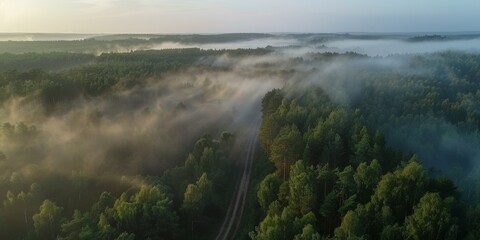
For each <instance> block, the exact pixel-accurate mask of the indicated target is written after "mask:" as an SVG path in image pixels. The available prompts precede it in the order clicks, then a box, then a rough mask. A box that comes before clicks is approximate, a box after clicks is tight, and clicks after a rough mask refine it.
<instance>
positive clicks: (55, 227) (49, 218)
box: [32, 200, 63, 239]
mask: <svg viewBox="0 0 480 240" xmlns="http://www.w3.org/2000/svg"><path fill="white" fill-rule="evenodd" d="M62 211H63V208H62V207H58V206H57V205H56V204H55V203H54V202H51V201H49V200H45V201H43V203H42V205H41V206H40V212H39V213H37V214H35V215H33V217H32V218H33V226H34V227H35V233H36V234H37V237H38V238H40V239H54V238H55V236H56V235H57V233H58V232H59V230H60V228H59V226H60V222H61V220H62V219H61V217H62Z"/></svg>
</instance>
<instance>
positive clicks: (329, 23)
mask: <svg viewBox="0 0 480 240" xmlns="http://www.w3.org/2000/svg"><path fill="white" fill-rule="evenodd" d="M479 11H480V1H478V0H457V1H452V0H421V1H418V0H389V1H386V0H0V32H31V33H32V32H35V33H52V32H62V33H220V32H452V31H454V32H455V31H479V30H480V24H479V23H480V14H478V12H479Z"/></svg>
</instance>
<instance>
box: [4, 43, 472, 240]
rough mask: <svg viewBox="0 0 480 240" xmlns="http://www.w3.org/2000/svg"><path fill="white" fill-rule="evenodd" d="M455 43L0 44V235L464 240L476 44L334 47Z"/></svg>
mask: <svg viewBox="0 0 480 240" xmlns="http://www.w3.org/2000/svg"><path fill="white" fill-rule="evenodd" d="M464 37H465V36H453V37H452V36H440V35H419V36H410V35H407V36H403V35H402V36H394V37H391V36H378V35H372V36H369V35H365V36H364V35H354V34H353V35H349V34H335V35H328V34H298V35H295V34H287V35H280V36H278V35H273V34H219V35H197V34H192V35H128V34H125V35H106V36H96V37H92V38H89V39H85V40H73V41H67V40H62V41H33V42H23V41H7V42H0V104H1V106H0V203H1V205H0V239H72V240H73V239H132V240H133V239H215V238H216V239H295V240H301V239H302V240H307V239H312V240H313V239H479V238H480V184H479V181H480V175H479V173H480V162H479V161H480V54H479V53H477V52H467V51H460V50H458V51H455V50H443V51H436V48H432V49H433V50H432V51H431V52H429V51H427V52H418V53H403V52H401V53H398V54H382V55H375V54H372V53H370V52H368V51H367V50H365V51H362V50H359V51H352V49H351V48H350V46H348V47H345V48H340V47H339V46H342V45H341V44H344V41H385V39H388V41H391V42H395V43H398V44H400V45H401V46H403V45H405V46H410V47H411V46H415V44H423V43H425V42H432V46H433V45H434V44H446V43H448V44H450V43H452V42H454V41H459V40H458V39H459V38H464ZM468 37H470V38H473V37H474V36H468ZM272 38H274V39H276V40H275V41H277V42H278V43H279V44H280V45H270V44H268V42H269V41H271V39H272ZM439 38H440V39H439ZM452 38H453V40H452ZM279 39H281V41H280V40H279ZM285 39H287V40H285ZM345 39H347V40H345ZM252 40H255V41H259V42H255V43H258V44H259V46H258V47H253V48H236V47H232V48H229V47H225V46H227V45H225V44H230V43H232V44H233V43H235V44H239V42H242V41H243V42H245V41H246V42H249V43H251V41H252ZM260 41H261V42H260ZM263 41H265V42H263ZM162 42H175V43H179V44H187V46H190V45H188V44H213V45H211V46H217V45H215V44H218V47H212V48H208V47H205V46H207V45H200V47H196V46H194V47H185V48H183V47H182V48H162V49H155V48H153V47H152V46H153V45H154V44H157V43H162ZM439 42H440V43H439ZM264 43H267V44H266V45H265V44H264ZM348 43H349V44H351V42H348ZM122 44H124V45H122ZM262 44H263V45H262ZM282 44H284V45H282ZM410 44H411V45H410ZM114 45H115V47H112V46H114ZM140 45H142V46H143V47H137V46H140ZM20 46H21V47H20ZM75 46H76V47H75ZM118 46H121V47H122V49H120V48H118ZM134 46H135V47H134ZM208 46H210V45H208ZM232 46H237V45H232ZM442 46H443V45H442ZM223 47H225V48H223ZM125 49H126V50H125ZM256 119H261V120H260V121H259V124H257V123H256V122H257V121H256ZM252 136H256V137H258V141H256V139H257V138H256V137H253V138H252ZM251 145H255V146H257V145H258V147H256V148H255V147H253V148H251V147H249V146H251ZM251 149H254V151H255V152H251ZM246 155H248V156H249V157H251V158H252V159H253V162H252V166H251V167H249V166H248V165H246V163H245V161H246V158H245V156H246ZM249 157H247V159H250V158H249ZM247 171H251V174H248V175H242V172H247ZM245 176H246V177H248V179H245V178H244V177H245ZM239 186H243V187H245V188H242V187H239ZM241 192H243V193H244V195H239V194H240V193H241ZM237 196H241V197H237ZM242 197H243V198H244V199H245V201H244V202H245V203H244V204H245V205H243V206H240V207H238V209H239V210H238V211H239V212H237V213H236V214H237V215H238V216H237V215H235V214H230V211H232V209H235V210H236V209H237V207H236V205H237V204H235V199H237V198H242ZM232 203H233V204H232ZM226 216H227V217H228V216H233V217H232V220H231V222H232V224H230V223H229V222H230V220H229V218H227V217H226ZM227 220H228V221H227ZM224 221H225V222H226V223H225V222H224ZM223 225H227V227H228V225H232V226H233V227H231V228H232V229H231V230H230V231H231V232H227V233H226V235H225V238H223V237H221V238H220V237H219V236H220V234H219V231H221V230H219V229H223ZM228 229H230V227H228Z"/></svg>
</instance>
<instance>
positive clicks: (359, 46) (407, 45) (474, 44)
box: [324, 38, 480, 56]
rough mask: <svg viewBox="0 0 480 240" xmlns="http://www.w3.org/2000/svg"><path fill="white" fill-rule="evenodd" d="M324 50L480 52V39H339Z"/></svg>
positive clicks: (373, 54)
mask: <svg viewBox="0 0 480 240" xmlns="http://www.w3.org/2000/svg"><path fill="white" fill-rule="evenodd" d="M325 45H326V46H327V47H326V48H325V50H324V51H326V52H328V51H333V52H347V51H350V52H357V53H361V54H367V55H369V56H388V55H393V54H421V53H432V52H441V51H465V52H475V53H479V52H480V39H479V38H477V39H470V40H445V41H421V42H407V41H404V40H339V41H332V42H327V43H325Z"/></svg>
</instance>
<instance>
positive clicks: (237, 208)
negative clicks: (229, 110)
mask: <svg viewBox="0 0 480 240" xmlns="http://www.w3.org/2000/svg"><path fill="white" fill-rule="evenodd" d="M254 126H255V128H254V130H252V131H251V133H250V134H251V136H250V137H249V140H248V148H247V152H246V155H245V160H244V161H243V173H242V175H241V178H240V182H239V183H237V185H236V191H235V194H234V198H232V201H231V202H230V206H229V207H228V210H227V215H226V216H225V220H224V221H223V223H222V226H221V228H220V231H219V232H218V235H217V237H216V238H215V240H226V239H233V238H234V237H235V235H236V234H237V232H238V229H239V228H240V223H241V222H242V215H243V210H244V208H245V203H246V198H247V193H248V186H249V184H250V175H251V173H252V165H253V159H254V157H255V148H256V146H257V139H258V129H259V126H260V119H259V118H258V119H257V120H256V122H255V125H254Z"/></svg>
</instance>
